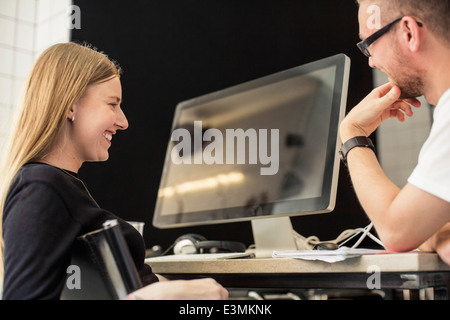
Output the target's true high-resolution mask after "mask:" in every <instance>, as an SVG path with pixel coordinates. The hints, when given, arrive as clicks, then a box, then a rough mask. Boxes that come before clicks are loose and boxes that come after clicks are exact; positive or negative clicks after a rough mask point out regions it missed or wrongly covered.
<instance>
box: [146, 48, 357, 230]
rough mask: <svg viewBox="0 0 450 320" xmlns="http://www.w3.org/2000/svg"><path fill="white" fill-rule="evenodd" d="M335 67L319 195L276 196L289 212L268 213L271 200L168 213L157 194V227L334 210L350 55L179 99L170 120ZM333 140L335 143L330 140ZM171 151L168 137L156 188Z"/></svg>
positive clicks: (217, 222) (187, 225)
mask: <svg viewBox="0 0 450 320" xmlns="http://www.w3.org/2000/svg"><path fill="white" fill-rule="evenodd" d="M332 66H335V67H336V72H335V79H334V88H333V99H332V106H331V114H330V119H338V121H334V122H332V123H331V126H330V130H329V133H328V142H332V143H329V144H328V146H327V152H326V161H325V163H326V165H325V174H324V178H323V179H324V180H323V188H322V194H321V195H320V196H319V197H314V198H307V199H294V200H278V201H276V202H275V203H281V202H284V203H288V204H289V207H290V208H299V209H292V210H290V211H289V212H287V211H286V212H284V213H277V214H276V215H274V214H271V213H270V212H269V210H271V207H272V206H271V204H273V203H269V204H262V205H256V206H252V207H244V206H240V207H228V208H220V209H215V210H207V211H195V212H188V213H176V214H170V215H162V214H160V206H161V204H160V199H159V198H157V200H156V205H155V210H154V214H153V225H154V226H155V227H157V228H160V229H165V228H179V227H190V226H201V225H208V224H223V223H232V222H242V221H251V220H254V219H264V218H274V217H292V216H302V215H311V214H321V213H329V212H332V211H333V210H334V207H335V202H336V194H337V180H338V175H339V161H340V160H339V156H338V148H339V146H340V144H341V143H340V139H339V134H338V129H339V124H340V122H341V120H342V118H343V116H344V114H345V107H346V102H347V91H348V82H349V74H350V58H349V57H347V56H346V55H345V54H337V55H334V56H331V57H327V58H323V59H320V60H317V61H313V62H310V63H307V64H303V65H300V66H297V67H294V68H290V69H288V70H284V71H281V72H277V73H274V74H271V75H268V76H265V77H261V78H258V79H255V80H251V81H248V82H244V83H241V84H238V85H235V86H232V87H229V88H225V89H223V90H220V91H216V92H212V93H209V94H206V95H203V96H200V97H197V98H193V99H189V100H186V101H182V102H180V103H179V104H177V106H176V109H175V114H174V118H173V123H172V132H173V130H175V129H176V127H177V124H178V120H179V119H180V116H181V114H182V112H183V111H184V110H185V109H186V108H191V107H194V106H197V105H200V104H204V103H207V102H210V101H212V100H216V99H220V98H223V97H226V96H230V95H234V94H238V93H241V92H244V91H247V90H251V89H254V88H256V87H260V86H265V85H269V84H272V83H276V82H279V81H283V80H286V79H289V78H293V77H297V76H301V75H305V74H308V73H311V72H313V71H316V70H320V69H324V68H328V67H332ZM333 142H334V143H333ZM170 153H171V141H168V147H167V152H166V157H165V161H164V166H163V171H162V174H161V181H160V186H159V188H160V189H161V188H163V187H164V186H165V177H166V173H167V170H168V167H169V161H171V157H170Z"/></svg>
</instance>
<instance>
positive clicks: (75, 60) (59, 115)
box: [0, 42, 121, 291]
mask: <svg viewBox="0 0 450 320" xmlns="http://www.w3.org/2000/svg"><path fill="white" fill-rule="evenodd" d="M120 74H121V69H120V67H119V66H118V65H117V64H115V63H114V61H112V60H110V59H109V58H108V57H107V56H106V55H105V54H104V53H101V52H99V51H97V50H96V49H95V48H93V47H91V46H89V45H87V44H77V43H73V42H69V43H60V44H55V45H53V46H51V47H49V48H48V49H47V50H45V51H44V52H43V53H42V54H41V55H40V56H39V58H38V59H37V60H36V62H35V64H34V66H33V68H32V70H31V73H30V75H29V77H28V79H27V81H26V86H25V88H24V89H25V91H24V96H23V101H22V102H21V104H20V105H19V106H18V108H17V110H16V112H17V113H16V120H15V124H14V126H13V127H12V131H11V133H10V138H9V140H8V141H7V143H6V146H5V147H6V148H5V149H4V150H3V151H2V154H3V159H2V161H1V162H0V291H1V284H2V279H3V253H4V252H3V249H4V247H3V231H2V228H3V223H2V220H3V211H4V207H5V200H6V196H7V193H8V191H9V189H10V187H11V184H12V182H13V180H14V177H15V176H16V174H17V172H18V171H19V169H20V168H21V167H22V166H23V165H24V164H26V163H27V162H30V161H38V160H41V159H42V158H43V157H44V156H45V155H46V154H47V153H48V152H49V150H50V149H51V148H52V146H53V145H54V143H55V142H56V140H57V138H58V135H59V133H60V131H61V128H62V127H63V124H64V122H65V121H67V114H68V113H69V111H70V108H71V107H72V106H73V104H74V103H75V102H76V101H77V100H78V99H79V98H80V97H81V96H82V95H83V93H84V92H85V90H86V88H87V86H89V85H90V84H94V83H99V82H103V81H106V80H108V79H111V78H113V77H120Z"/></svg>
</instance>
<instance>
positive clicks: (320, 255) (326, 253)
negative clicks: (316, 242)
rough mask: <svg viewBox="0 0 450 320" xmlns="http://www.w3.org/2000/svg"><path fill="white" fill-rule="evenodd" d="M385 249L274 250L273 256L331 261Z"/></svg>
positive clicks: (375, 252) (379, 251)
mask: <svg viewBox="0 0 450 320" xmlns="http://www.w3.org/2000/svg"><path fill="white" fill-rule="evenodd" d="M385 252H386V250H384V249H365V248H349V247H345V246H343V247H340V248H339V249H336V250H293V251H289V250H287V251H274V252H273V253H272V257H273V258H292V259H303V260H321V261H325V262H329V263H333V262H338V261H343V260H345V259H348V258H354V257H360V256H361V255H367V254H377V253H385Z"/></svg>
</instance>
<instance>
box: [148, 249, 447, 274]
mask: <svg viewBox="0 0 450 320" xmlns="http://www.w3.org/2000/svg"><path fill="white" fill-rule="evenodd" d="M146 263H148V264H149V265H150V266H151V267H152V269H153V272H155V273H159V274H208V273H211V274H227V273H229V274H242V273H245V274H251V273H254V274H261V273H355V272H358V273H359V272H362V273H367V272H368V270H369V268H372V266H376V267H378V268H379V269H378V270H379V271H380V272H423V271H448V272H450V266H449V265H447V264H446V263H444V262H443V261H442V260H441V259H440V258H439V256H438V255H437V254H435V253H425V252H410V253H398V254H397V253H396V254H376V255H365V256H361V257H355V258H349V259H347V260H344V261H340V262H335V263H328V262H323V261H309V260H300V259H285V258H264V259H256V258H250V259H226V260H170V261H164V260H158V258H150V259H146Z"/></svg>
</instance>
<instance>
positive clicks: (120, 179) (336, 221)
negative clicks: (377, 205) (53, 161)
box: [72, 0, 374, 249]
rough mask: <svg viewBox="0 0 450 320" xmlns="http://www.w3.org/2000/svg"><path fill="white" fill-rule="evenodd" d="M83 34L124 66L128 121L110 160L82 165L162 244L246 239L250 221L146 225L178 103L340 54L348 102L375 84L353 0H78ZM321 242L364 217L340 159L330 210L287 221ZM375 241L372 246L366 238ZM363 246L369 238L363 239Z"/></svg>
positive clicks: (77, 35)
mask: <svg viewBox="0 0 450 320" xmlns="http://www.w3.org/2000/svg"><path fill="white" fill-rule="evenodd" d="M73 4H74V5H77V6H79V7H80V9H81V29H79V30H76V29H74V30H72V40H75V41H79V42H83V41H86V42H88V43H90V44H92V45H93V46H95V47H97V48H98V50H100V51H104V52H105V53H106V54H108V56H109V57H110V58H112V59H114V60H117V61H118V62H119V64H120V66H121V67H122V69H123V70H124V73H123V76H122V78H121V80H122V89H123V104H122V108H123V110H124V112H125V114H126V116H127V118H128V121H129V124H130V126H129V128H128V130H126V131H123V132H119V133H118V134H117V135H116V136H115V137H114V139H113V140H112V147H111V148H110V152H109V153H110V159H109V160H108V161H107V162H102V163H87V164H85V165H84V166H83V167H82V169H81V170H80V176H81V177H82V178H83V179H84V180H85V181H86V183H87V185H88V187H89V189H90V191H91V193H92V194H93V196H94V197H95V198H96V200H97V202H98V203H99V204H100V206H102V207H104V208H105V209H108V210H110V211H112V212H114V213H115V214H117V215H118V216H120V217H123V218H125V219H127V220H140V221H144V222H145V223H146V226H145V229H144V238H145V241H146V245H147V247H151V246H153V245H155V244H159V245H161V246H162V247H163V248H164V249H165V248H167V247H168V246H170V244H172V243H173V241H174V240H175V239H176V238H177V237H178V236H180V235H182V234H185V233H200V234H202V235H204V236H205V237H206V238H208V239H210V240H235V241H242V242H244V243H245V244H246V245H250V244H252V243H253V238H252V233H251V226H250V222H239V223H227V224H221V225H208V226H201V227H189V228H179V229H164V230H160V229H157V228H154V227H153V226H152V216H153V210H154V207H155V202H156V195H157V189H158V186H159V181H160V177H161V171H162V166H163V161H164V157H165V152H166V147H167V142H168V140H169V137H170V134H171V132H170V130H171V125H172V118H173V114H174V110H175V107H176V105H177V103H178V102H180V101H183V100H187V99H190V98H194V97H196V96H200V95H203V94H207V93H210V92H213V91H216V90H220V89H223V88H226V87H229V86H232V85H236V84H239V83H242V82H245V81H249V80H253V79H255V78H258V77H262V76H266V75H269V74H271V73H275V72H278V71H282V70H285V69H289V68H292V67H295V66H298V65H301V64H304V63H307V62H311V61H313V60H317V59H321V58H325V57H327V56H331V55H335V54H337V53H345V54H346V55H347V56H349V57H350V58H351V60H352V65H351V73H350V86H349V94H348V100H347V101H348V104H347V105H348V107H347V111H348V110H350V108H351V107H353V106H354V105H356V104H357V103H358V102H359V101H360V100H361V99H362V98H363V97H364V96H365V95H366V94H367V93H368V92H369V91H370V90H371V88H372V73H371V69H370V68H369V67H368V65H367V59H366V58H365V57H364V56H363V55H362V54H361V53H360V52H359V51H358V49H357V47H356V46H355V44H356V42H358V40H359V38H358V20H357V11H358V8H357V5H356V4H355V2H354V1H352V0H345V1H336V0H315V1H309V0H308V1H307V0H297V1H293V0H190V1H182V0H150V1H149V0H146V1H144V0H133V1H111V0H107V1H106V0H96V1H91V0H75V1H73ZM292 223H293V225H294V228H295V229H296V231H297V232H299V233H300V234H302V235H303V236H310V235H316V236H318V237H319V238H320V239H321V240H329V239H334V238H336V237H337V236H338V235H339V234H340V233H341V232H342V231H344V230H345V229H349V228H358V227H364V226H366V225H367V224H368V223H369V220H368V219H367V217H366V215H365V213H364V212H363V211H362V209H361V207H360V205H359V203H358V201H357V199H356V196H355V194H354V191H353V189H352V186H351V183H350V179H349V177H348V172H347V170H346V168H345V167H344V166H342V165H341V170H340V177H339V186H338V195H337V203H336V207H335V210H334V211H333V212H332V213H330V214H320V215H313V216H303V217H294V218H292ZM371 244H374V243H371ZM369 246H370V243H369Z"/></svg>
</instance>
